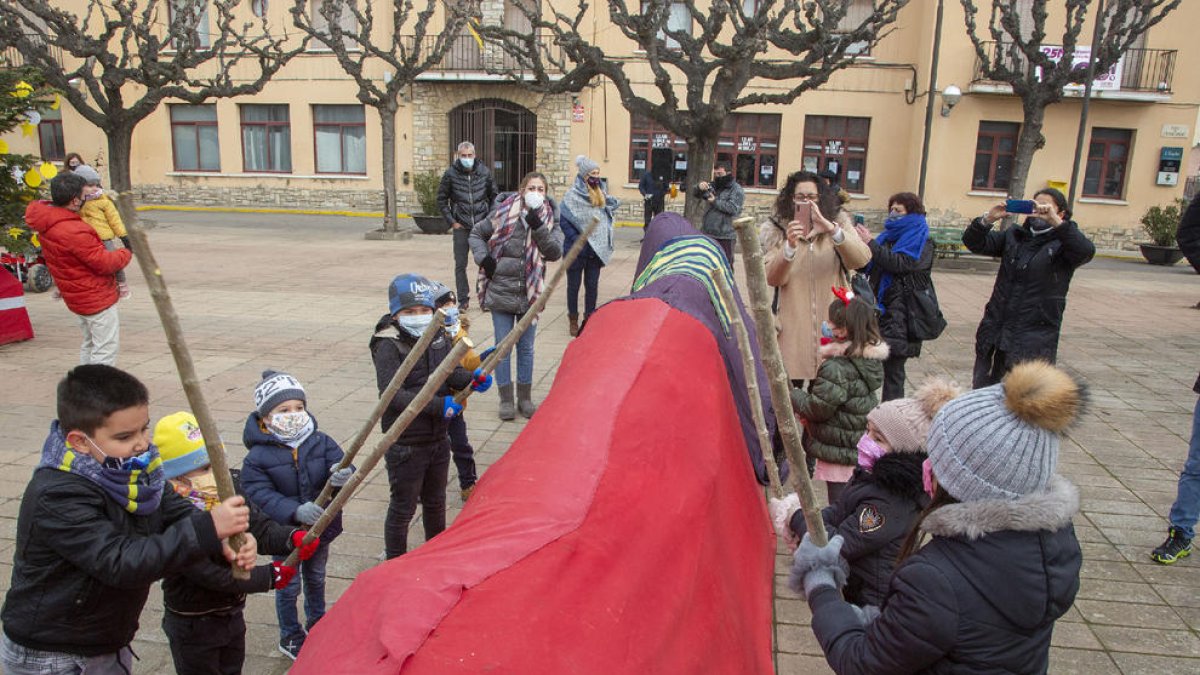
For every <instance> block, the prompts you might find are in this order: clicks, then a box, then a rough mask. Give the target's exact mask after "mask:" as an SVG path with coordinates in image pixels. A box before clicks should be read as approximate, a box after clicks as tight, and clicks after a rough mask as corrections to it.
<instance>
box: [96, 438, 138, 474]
mask: <svg viewBox="0 0 1200 675" xmlns="http://www.w3.org/2000/svg"><path fill="white" fill-rule="evenodd" d="M83 437H84V438H86V439H87V442H88V443H90V444H91V446H92V447H93V448H95V450H96V452H98V453H100V454H101V455H103V456H104V459H103V460H101V462H100V466H102V467H104V468H106V469H116V470H118V471H145V470H146V467H148V466H150V450H149V449H147V450H146V451H145V452H143V453H142V454H140V455H133V456H132V457H126V458H124V459H122V458H120V457H110V456H109V455H108V453H107V452H104V451H103V450H101V449H100V446H99V445H96V441H93V440H92V437H91V436H88V435H87V434H84V436H83Z"/></svg>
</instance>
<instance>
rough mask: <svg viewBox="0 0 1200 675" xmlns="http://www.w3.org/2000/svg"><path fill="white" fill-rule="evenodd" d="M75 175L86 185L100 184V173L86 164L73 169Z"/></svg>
mask: <svg viewBox="0 0 1200 675" xmlns="http://www.w3.org/2000/svg"><path fill="white" fill-rule="evenodd" d="M75 173H76V175H78V176H79V177H80V178H82V179H83V182H85V183H87V184H88V185H99V184H100V173H99V172H98V171H96V170H95V169H93V168H92V167H90V166H88V165H87V164H80V165H79V166H77V167H75Z"/></svg>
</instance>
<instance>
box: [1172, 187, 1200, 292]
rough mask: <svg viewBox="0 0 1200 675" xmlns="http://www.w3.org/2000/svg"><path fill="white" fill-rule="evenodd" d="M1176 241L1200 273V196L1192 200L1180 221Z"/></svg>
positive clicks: (1193, 267)
mask: <svg viewBox="0 0 1200 675" xmlns="http://www.w3.org/2000/svg"><path fill="white" fill-rule="evenodd" d="M1175 241H1176V242H1178V243H1179V250H1181V251H1183V255H1184V256H1186V257H1187V260H1188V262H1189V263H1191V265H1192V269H1194V270H1196V272H1198V273H1200V195H1196V197H1195V198H1193V199H1192V203H1191V204H1190V205H1188V207H1187V210H1186V211H1184V212H1183V217H1182V218H1180V219H1179V230H1178V232H1176V234H1175Z"/></svg>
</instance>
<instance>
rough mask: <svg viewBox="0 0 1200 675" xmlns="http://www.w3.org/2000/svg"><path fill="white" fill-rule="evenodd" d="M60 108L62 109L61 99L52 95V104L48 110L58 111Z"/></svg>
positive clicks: (56, 95)
mask: <svg viewBox="0 0 1200 675" xmlns="http://www.w3.org/2000/svg"><path fill="white" fill-rule="evenodd" d="M61 107H62V98H60V97H59V95H58V94H55V95H54V103H51V104H50V109H51V110H58V109H59V108H61Z"/></svg>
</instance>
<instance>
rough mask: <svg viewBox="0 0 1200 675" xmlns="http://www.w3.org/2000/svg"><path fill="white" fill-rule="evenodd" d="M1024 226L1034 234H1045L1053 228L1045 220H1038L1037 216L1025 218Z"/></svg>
mask: <svg viewBox="0 0 1200 675" xmlns="http://www.w3.org/2000/svg"><path fill="white" fill-rule="evenodd" d="M1025 226H1026V227H1028V228H1029V229H1030V230H1032V231H1034V232H1045V231H1046V230H1049V229H1050V228H1052V227H1054V226H1053V225H1051V224H1050V221H1048V220H1046V219H1045V218H1039V217H1037V216H1030V217H1028V218H1026V219H1025Z"/></svg>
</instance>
